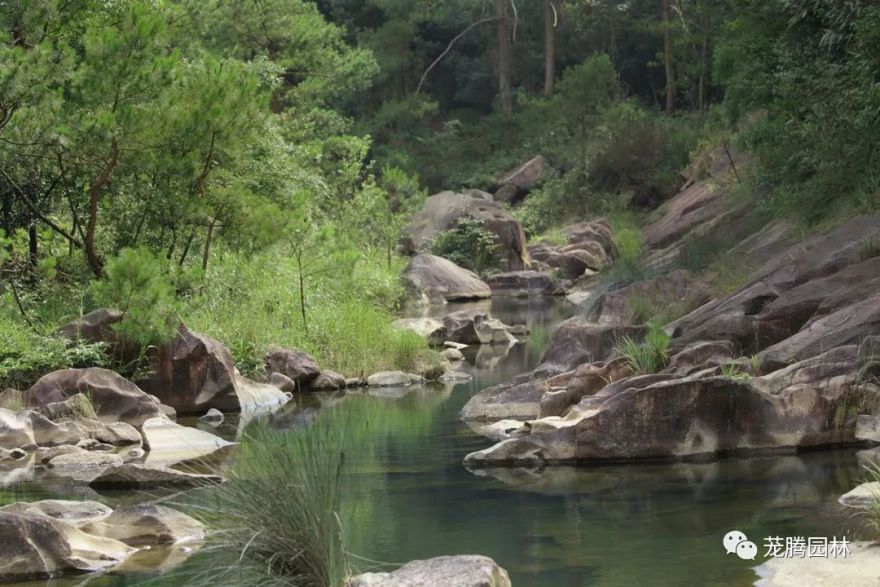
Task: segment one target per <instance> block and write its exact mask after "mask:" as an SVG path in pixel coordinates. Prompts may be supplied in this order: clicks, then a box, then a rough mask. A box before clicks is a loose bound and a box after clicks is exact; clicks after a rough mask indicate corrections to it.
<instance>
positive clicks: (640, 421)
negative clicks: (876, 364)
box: [466, 346, 878, 466]
mask: <svg viewBox="0 0 880 587" xmlns="http://www.w3.org/2000/svg"><path fill="white" fill-rule="evenodd" d="M857 364H858V360H857V347H855V346H848V347H841V348H838V349H835V350H832V351H829V352H827V353H825V354H823V355H821V356H819V357H814V358H812V359H809V360H806V361H803V362H800V363H797V364H794V365H791V366H790V367H787V368H786V369H784V370H781V371H778V372H775V373H771V374H769V375H766V376H763V377H759V378H755V379H754V380H751V381H749V380H745V379H731V378H727V377H718V376H705V375H701V376H693V377H684V378H677V377H675V376H673V375H662V374H661V375H646V376H635V377H631V378H625V379H621V380H619V381H616V382H614V383H612V384H610V385H607V386H605V387H604V388H603V389H602V390H601V391H600V392H599V393H596V394H595V395H591V396H587V397H584V398H583V399H582V400H581V402H580V403H579V404H577V405H576V406H574V407H572V408H571V409H570V410H569V411H568V412H567V413H566V414H565V415H564V416H562V417H547V418H541V419H538V420H534V421H532V422H531V423H530V433H529V434H528V435H527V436H523V437H520V438H512V439H509V440H505V441H503V442H501V443H499V444H497V445H495V446H493V447H491V448H489V449H486V450H483V451H479V452H476V453H472V454H470V455H468V457H467V459H466V462H467V463H468V464H469V465H472V466H485V465H498V464H512V463H517V464H531V465H542V464H547V463H551V464H552V463H562V462H583V461H601V460H618V459H635V458H681V457H688V456H695V455H706V454H711V455H714V454H718V453H726V452H731V451H737V450H756V449H780V448H805V447H816V446H825V445H837V444H846V443H853V442H856V438H855V427H856V419H857V415H858V410H859V409H860V408H861V406H863V405H865V404H875V405H876V402H877V400H878V398H877V397H867V395H866V394H867V392H865V391H864V389H862V388H860V387H858V386H857V385H856V381H855V372H856V367H857ZM868 395H870V394H868ZM874 395H876V394H874Z"/></svg>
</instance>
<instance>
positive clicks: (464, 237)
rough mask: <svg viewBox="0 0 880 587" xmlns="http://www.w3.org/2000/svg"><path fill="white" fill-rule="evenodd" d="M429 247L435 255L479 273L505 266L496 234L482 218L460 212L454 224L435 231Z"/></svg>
mask: <svg viewBox="0 0 880 587" xmlns="http://www.w3.org/2000/svg"><path fill="white" fill-rule="evenodd" d="M430 249H431V252H432V253H434V254H435V255H438V256H440V257H444V258H446V259H449V260H450V261H452V262H453V263H455V264H456V265H460V266H462V267H465V268H467V269H470V270H472V271H475V272H477V273H480V274H485V273H488V272H491V271H494V270H500V269H502V268H503V266H504V253H503V251H502V249H501V244H500V242H499V240H498V236H497V235H496V234H495V233H493V232H492V231H490V230H489V229H487V228H486V225H485V224H484V223H483V221H482V220H479V219H477V218H473V217H471V216H462V217H461V218H460V219H459V220H458V224H456V225H455V227H454V228H452V229H450V230H445V231H443V232H441V233H440V234H438V235H437V236H436V237H435V238H434V241H433V242H432V243H431V246H430Z"/></svg>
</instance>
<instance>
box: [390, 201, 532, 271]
mask: <svg viewBox="0 0 880 587" xmlns="http://www.w3.org/2000/svg"><path fill="white" fill-rule="evenodd" d="M463 216H470V217H472V218H475V219H477V220H480V221H481V222H483V225H484V226H485V227H486V229H487V230H489V231H490V232H492V233H494V234H495V235H496V236H497V237H498V242H499V243H500V245H501V248H502V250H503V251H504V255H505V259H506V261H507V269H508V270H509V271H519V270H521V269H528V268H529V264H530V261H529V253H528V251H527V250H526V237H525V233H524V232H523V229H522V226H520V224H519V222H517V220H516V219H515V218H514V217H513V215H512V214H511V213H510V212H509V211H508V210H507V209H505V208H504V206H502V205H501V204H500V203H498V202H495V201H493V200H492V199H491V197H490V198H486V197H485V196H483V195H482V194H479V193H474V192H473V191H466V192H465V193H456V192H451V191H445V192H440V193H439V194H434V195H433V196H429V197H428V198H427V200H425V205H424V206H423V207H422V209H421V210H420V211H419V212H417V213H416V214H415V215H413V217H412V220H411V221H410V225H409V228H408V229H407V233H408V235H409V236H408V238H407V240H406V242H405V248H406V249H407V250H408V252H411V253H414V252H419V251H423V250H424V249H425V247H426V246H427V245H428V244H429V243H430V242H431V241H432V240H433V239H434V238H435V237H436V236H437V235H438V234H439V233H441V232H443V231H445V230H450V229H452V228H454V227H455V226H456V225H457V224H458V220H459V219H460V218H462V217H463Z"/></svg>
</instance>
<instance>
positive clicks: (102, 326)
mask: <svg viewBox="0 0 880 587" xmlns="http://www.w3.org/2000/svg"><path fill="white" fill-rule="evenodd" d="M124 317H125V315H124V314H123V313H122V312H120V311H119V310H114V309H112V308H98V309H97V310H92V311H91V312H89V313H88V314H85V315H83V316H80V317H79V318H77V319H75V320H72V321H70V322H68V323H67V324H65V325H64V326H62V327H61V328H59V329H58V334H60V335H61V336H63V337H64V338H66V339H68V340H71V341H85V342H90V343H98V342H102V343H104V344H106V345H107V349H108V350H109V351H110V353H111V354H112V355H113V356H114V357H115V358H116V359H117V360H119V361H122V362H130V361H132V360H134V359H136V358H137V356H138V352H139V351H140V348H139V345H138V344H137V343H135V342H134V341H132V340H129V339H127V338H126V337H125V336H123V335H122V334H120V333H118V332H117V331H116V329H115V328H114V326H115V325H116V324H117V323H119V322H121V321H122V319H123V318H124Z"/></svg>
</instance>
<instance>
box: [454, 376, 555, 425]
mask: <svg viewBox="0 0 880 587" xmlns="http://www.w3.org/2000/svg"><path fill="white" fill-rule="evenodd" d="M545 389H546V386H545V384H544V381H543V380H540V379H537V378H535V377H533V376H531V375H520V376H518V377H514V378H513V379H512V380H511V381H509V382H507V383H502V384H500V385H495V386H492V387H487V388H486V389H483V390H482V391H480V392H479V393H477V394H475V395H473V396H472V397H471V398H470V399H469V400H468V402H467V403H466V404H465V405H464V407H463V408H462V409H461V418H462V419H463V420H465V421H490V422H491V421H496V420H531V419H533V418H537V417H538V415H539V414H540V412H541V397H542V396H543V395H544V391H545Z"/></svg>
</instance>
